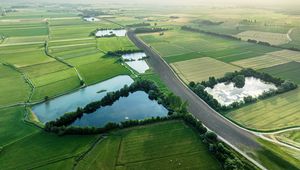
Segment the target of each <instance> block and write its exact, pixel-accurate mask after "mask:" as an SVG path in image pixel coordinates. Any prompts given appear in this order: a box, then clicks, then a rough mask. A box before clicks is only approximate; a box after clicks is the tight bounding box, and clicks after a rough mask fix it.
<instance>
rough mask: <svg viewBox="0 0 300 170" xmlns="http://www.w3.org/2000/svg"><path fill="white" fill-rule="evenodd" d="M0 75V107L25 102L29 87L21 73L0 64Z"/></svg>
mask: <svg viewBox="0 0 300 170" xmlns="http://www.w3.org/2000/svg"><path fill="white" fill-rule="evenodd" d="M0 73H1V75H0V94H1V97H0V106H5V105H11V104H17V103H20V102H21V103H22V102H26V101H27V100H28V98H29V95H30V91H31V87H30V86H29V84H27V82H26V80H25V79H24V77H23V76H22V75H21V73H19V72H17V71H16V70H15V69H13V68H11V67H9V66H5V65H2V64H0Z"/></svg>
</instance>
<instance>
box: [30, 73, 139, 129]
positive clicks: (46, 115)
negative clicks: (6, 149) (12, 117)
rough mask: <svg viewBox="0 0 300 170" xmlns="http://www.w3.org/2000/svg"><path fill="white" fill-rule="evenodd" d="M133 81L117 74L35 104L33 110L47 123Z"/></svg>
mask: <svg viewBox="0 0 300 170" xmlns="http://www.w3.org/2000/svg"><path fill="white" fill-rule="evenodd" d="M131 83H133V80H132V79H131V77H129V76H125V75H124V76H117V77H114V78H112V79H109V80H106V81H103V82H101V83H98V84H95V85H92V86H88V87H85V88H82V89H79V90H77V91H76V92H73V93H70V94H66V95H63V96H60V97H57V98H55V99H53V100H50V101H48V102H43V103H40V104H37V105H34V106H33V107H32V111H33V112H34V113H35V115H36V116H37V117H38V119H39V120H40V121H41V122H42V123H46V122H48V121H52V120H55V119H56V118H59V117H60V116H62V115H63V114H64V113H66V112H71V111H75V110H76V109H77V107H84V106H85V105H87V104H89V103H91V102H93V101H97V100H101V98H103V97H104V96H105V95H106V93H107V92H111V91H116V90H119V89H121V88H122V87H123V86H124V85H130V84H131Z"/></svg>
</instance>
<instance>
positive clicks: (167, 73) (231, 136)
mask: <svg viewBox="0 0 300 170" xmlns="http://www.w3.org/2000/svg"><path fill="white" fill-rule="evenodd" d="M127 35H128V37H129V38H130V39H131V41H132V42H133V43H134V44H135V45H136V46H137V47H139V48H140V49H143V50H144V51H145V53H146V54H147V55H148V56H149V64H150V65H151V67H153V69H154V70H155V72H157V73H158V74H159V75H160V77H161V79H162V80H163V81H164V83H165V84H166V85H167V86H168V87H169V88H170V90H172V91H173V92H174V93H175V94H176V95H178V96H180V97H181V98H182V99H183V100H186V101H188V103H189V108H188V109H189V111H190V112H191V113H192V114H193V115H194V116H196V117H197V118H198V119H199V120H201V121H202V122H203V124H204V125H205V126H207V127H208V128H209V129H211V130H212V131H214V132H216V133H217V134H218V135H219V136H221V137H222V138H223V139H225V140H226V141H228V142H229V143H230V144H231V145H233V146H235V147H236V148H240V149H241V146H247V147H251V148H260V145H259V144H258V143H257V142H256V141H255V135H253V134H252V133H250V132H248V131H246V130H243V129H241V128H239V127H238V126H236V125H234V124H233V123H231V122H230V121H228V120H227V119H225V118H224V117H222V116H221V115H219V114H218V113H217V112H215V111H214V110H213V109H212V108H210V107H209V106H208V105H207V104H206V103H205V102H204V101H203V100H201V98H199V97H198V96H197V95H196V94H194V93H193V92H192V91H191V90H190V89H189V88H188V87H187V86H186V85H184V84H183V83H182V81H181V80H180V79H179V78H178V77H177V75H176V74H175V73H174V72H173V71H172V69H171V68H170V67H169V65H168V64H167V63H166V62H164V60H163V59H162V58H161V57H160V56H159V54H158V53H156V52H155V51H154V50H153V49H152V48H151V47H149V46H147V45H146V44H145V43H144V42H143V41H142V40H140V39H139V38H138V37H137V36H136V35H135V34H134V33H133V32H132V31H129V32H128V34H127Z"/></svg>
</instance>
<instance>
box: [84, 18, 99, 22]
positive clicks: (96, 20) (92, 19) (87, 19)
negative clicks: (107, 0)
mask: <svg viewBox="0 0 300 170" xmlns="http://www.w3.org/2000/svg"><path fill="white" fill-rule="evenodd" d="M83 19H84V20H85V21H88V22H98V21H100V19H98V18H95V17H87V18H83Z"/></svg>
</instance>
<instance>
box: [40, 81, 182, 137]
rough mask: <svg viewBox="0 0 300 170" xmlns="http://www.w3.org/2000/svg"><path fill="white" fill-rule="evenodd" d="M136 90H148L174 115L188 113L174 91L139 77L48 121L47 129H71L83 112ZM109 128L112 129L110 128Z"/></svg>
mask: <svg viewBox="0 0 300 170" xmlns="http://www.w3.org/2000/svg"><path fill="white" fill-rule="evenodd" d="M136 91H144V92H146V93H147V94H148V95H149V98H150V99H151V100H157V101H158V103H160V104H162V105H163V106H164V107H165V108H166V109H168V110H169V115H172V114H174V113H176V114H177V113H181V114H183V113H187V103H186V102H182V100H181V99H180V98H179V97H178V96H175V95H174V94H173V93H170V94H168V95H165V94H164V93H162V92H161V91H160V90H159V88H158V87H157V85H156V84H155V83H154V82H152V81H148V80H143V79H138V80H137V81H135V82H134V83H132V84H131V85H130V86H127V85H125V86H124V87H123V88H122V89H120V90H117V91H115V92H109V93H107V95H106V96H104V97H103V98H102V99H101V100H99V101H95V102H91V103H89V104H87V105H86V106H85V107H84V108H78V109H77V110H76V111H75V112H70V113H66V114H64V115H63V116H61V117H59V118H58V119H56V120H54V121H50V122H47V123H46V124H45V130H46V131H49V132H55V133H58V132H59V133H61V131H65V130H67V129H69V128H66V127H67V126H69V125H71V124H72V123H73V122H74V121H75V120H76V119H78V118H81V117H82V116H83V114H89V113H93V112H95V111H96V110H97V109H100V108H101V107H105V106H109V105H112V104H113V103H114V102H115V101H117V100H119V99H120V97H127V96H128V95H129V94H130V93H133V92H136ZM109 127H111V126H109ZM78 129H80V128H76V130H78ZM104 129H106V128H104ZM108 129H109V130H110V128H108ZM89 130H90V129H88V130H87V131H89ZM78 131H80V130H78ZM84 131H86V130H84ZM98 131H99V129H98V130H96V131H93V133H96V132H98ZM100 131H101V132H102V131H103V129H100ZM80 134H81V133H80Z"/></svg>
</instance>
